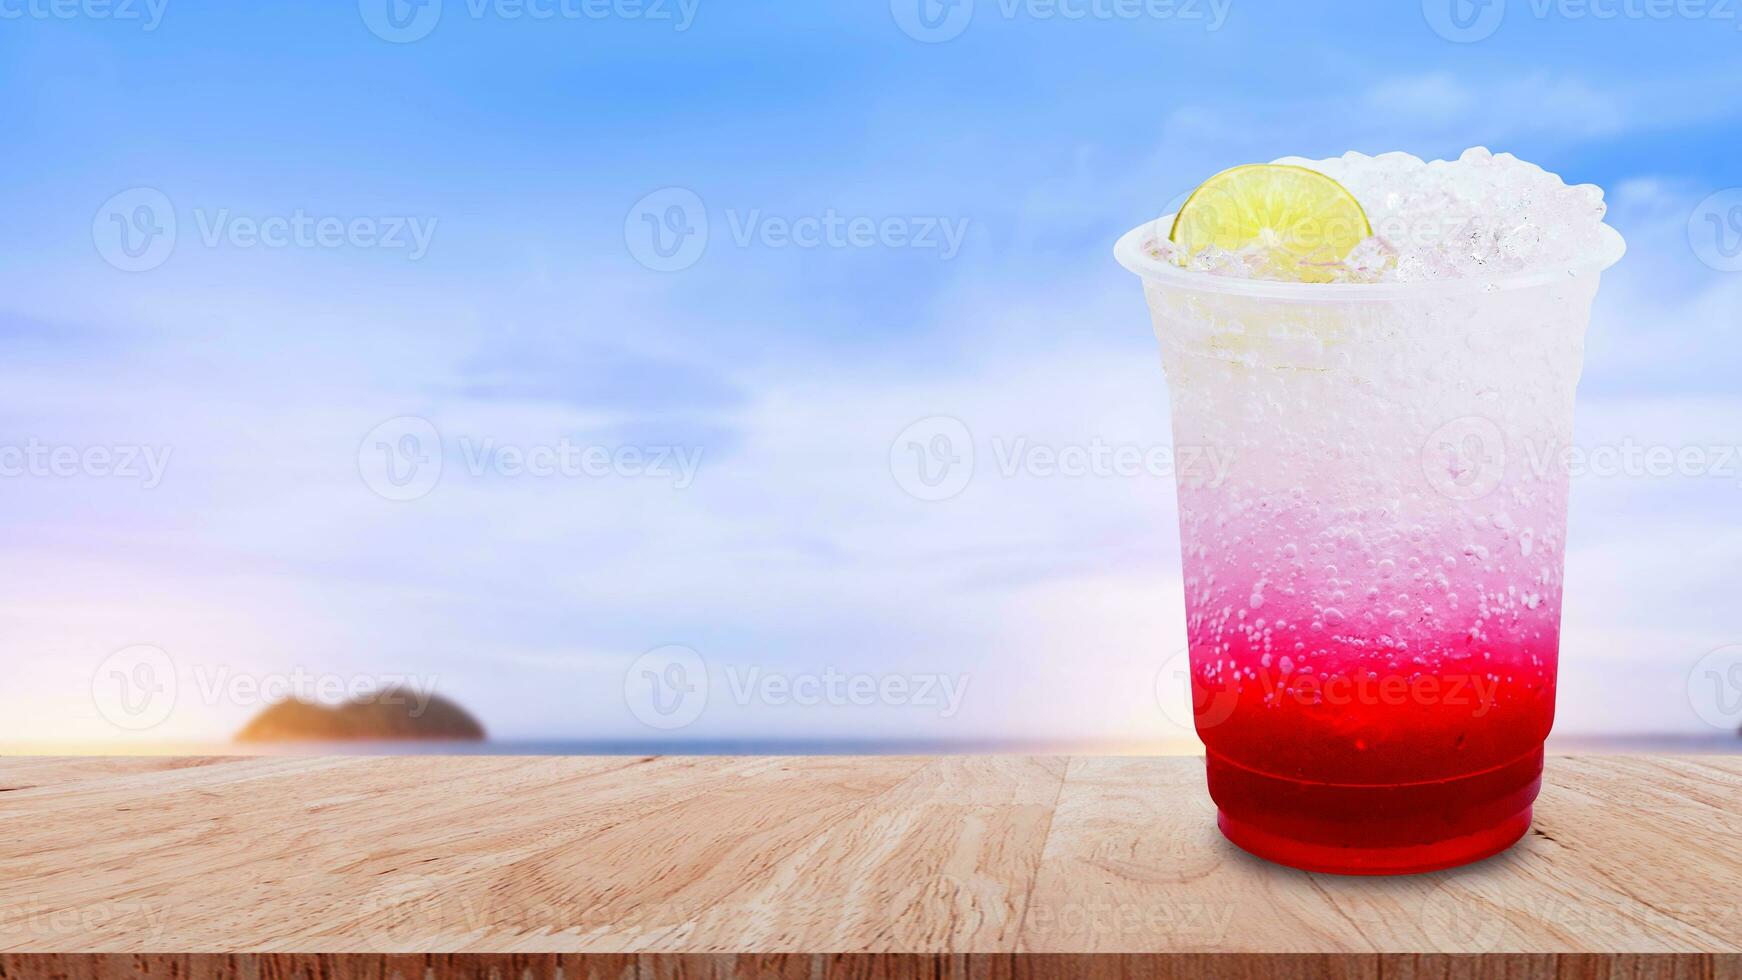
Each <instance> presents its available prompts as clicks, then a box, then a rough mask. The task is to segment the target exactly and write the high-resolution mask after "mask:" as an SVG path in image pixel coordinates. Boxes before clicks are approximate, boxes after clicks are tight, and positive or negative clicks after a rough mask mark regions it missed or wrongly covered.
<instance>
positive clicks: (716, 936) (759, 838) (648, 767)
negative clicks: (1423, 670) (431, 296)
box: [0, 756, 1742, 980]
mask: <svg viewBox="0 0 1742 980" xmlns="http://www.w3.org/2000/svg"><path fill="white" fill-rule="evenodd" d="M1213 815H1214V811H1213V808H1212V806H1211V804H1210V801H1209V799H1208V797H1207V796H1206V794H1205V792H1204V788H1203V764H1202V761H1201V760H1198V759H1191V758H1129V757H1075V758H1061V757H1027V756H943V757H932V758H887V757H818V758H767V757H711V758H679V757H654V758H637V757H608V758H573V757H568V758H564V757H539V758H521V757H487V756H486V757H478V756H474V757H460V758H455V757H427V756H426V757H398V758H370V757H336V758H197V759H149V758H134V759H28V758H11V759H0V883H3V884H4V893H3V897H0V951H4V952H5V953H6V954H7V955H6V956H4V957H0V977H16V976H34V975H46V974H51V973H52V974H56V975H86V974H90V973H91V972H93V970H94V969H95V967H94V966H93V964H95V965H96V966H103V965H105V964H106V965H108V966H110V967H114V966H115V965H116V964H120V965H121V966H122V967H124V968H130V967H129V965H136V966H141V968H150V969H152V970H153V972H154V973H155V974H156V975H157V976H187V975H190V972H191V974H192V975H198V974H202V973H204V974H210V975H214V976H221V975H236V976H247V975H249V972H250V971H251V970H252V971H254V975H263V974H262V973H261V971H262V970H268V971H269V972H270V971H276V970H280V969H281V968H283V969H296V966H295V965H296V964H297V963H307V964H319V966H318V969H321V970H323V971H325V972H324V973H322V974H321V975H323V976H324V975H350V974H356V975H364V974H367V975H371V976H387V975H390V974H391V973H394V972H399V971H400V969H401V967H404V968H405V970H406V972H405V975H406V976H407V977H408V978H409V980H418V977H419V976H420V975H421V974H422V971H423V968H424V966H425V965H431V964H439V965H442V966H444V967H456V968H458V969H460V971H461V972H462V973H465V972H466V971H467V970H469V969H471V968H472V967H470V966H467V965H466V964H468V963H472V966H476V963H475V962H473V961H465V960H455V959H451V958H449V957H447V956H445V955H436V954H452V953H464V952H484V953H493V954H519V955H518V956H517V957H516V958H512V959H503V960H491V961H486V962H490V963H496V964H497V966H498V967H501V968H504V969H511V970H513V971H515V972H513V973H500V971H499V975H501V976H502V977H503V980H522V978H523V977H525V976H532V977H536V978H538V980H544V978H546V977H553V976H556V975H557V974H556V973H555V972H554V971H556V970H558V969H560V970H561V971H562V974H561V975H562V976H563V977H565V978H566V980H572V978H578V977H586V976H595V975H596V976H609V977H613V978H617V977H622V976H645V977H652V976H672V977H678V976H729V975H737V976H762V975H778V976H795V977H797V976H804V977H813V976H834V975H841V976H848V975H851V976H873V975H904V974H902V972H901V971H903V970H906V969H907V968H908V967H912V969H914V970H917V971H919V972H921V973H923V974H924V975H928V976H1059V977H1067V976H1068V977H1079V976H1102V975H1104V976H1172V975H1181V976H1188V975H1189V976H1206V975H1216V974H1218V973H1226V972H1228V971H1230V970H1232V971H1234V972H1235V973H1241V972H1242V971H1246V970H1248V969H1251V968H1253V966H1254V963H1255V960H1254V958H1253V957H1252V956H1237V957H1224V958H1218V959H1213V960H1206V959H1202V958H1194V957H1191V956H1189V955H1187V954H1199V953H1239V954H1265V953H1286V954H1303V953H1304V954H1327V955H1321V956H1305V957H1303V956H1300V955H1290V956H1287V957H1282V958H1278V959H1274V960H1262V961H1258V965H1259V966H1261V967H1262V968H1263V970H1265V971H1267V972H1275V971H1282V972H1284V973H1286V974H1287V975H1326V976H1330V975H1336V976H1346V975H1356V976H1378V975H1379V974H1380V973H1398V972H1411V971H1421V970H1427V971H1429V972H1435V973H1439V974H1444V973H1445V972H1446V971H1447V970H1448V969H1450V970H1452V972H1454V973H1455V972H1458V971H1463V970H1466V969H1477V970H1480V971H1487V970H1489V969H1490V968H1495V969H1500V968H1502V967H1494V966H1493V964H1494V963H1496V962H1501V963H1503V964H1504V966H1503V969H1504V970H1505V971H1507V972H1509V973H1510V974H1513V975H1552V974H1553V973H1555V971H1559V972H1560V974H1561V975H1595V974H1593V973H1591V971H1597V972H1598V973H1601V972H1603V971H1612V970H1614V969H1615V968H1617V967H1618V966H1619V967H1620V968H1622V969H1627V970H1632V969H1635V968H1639V967H1641V966H1642V965H1643V966H1649V967H1651V968H1653V969H1665V970H1673V971H1676V972H1677V973H1678V975H1687V976H1698V977H1711V976H1733V977H1739V978H1742V959H1739V958H1738V957H1735V956H1723V955H1718V956H1714V955H1711V954H1726V953H1735V952H1737V951H1739V950H1742V757H1697V758H1644V757H1619V756H1618V757H1593V756H1579V757H1554V758H1551V759H1550V761H1549V767H1548V776H1547V780H1546V786H1545V787H1544V789H1543V794H1542V798H1541V800H1540V801H1539V803H1538V807H1537V818H1536V826H1535V829H1534V830H1533V831H1532V832H1531V833H1530V835H1529V836H1527V837H1526V838H1525V840H1524V841H1522V842H1520V844H1519V845H1518V846H1516V847H1514V848H1513V849H1512V850H1511V851H1509V852H1507V853H1506V854H1504V855H1501V856H1499V857H1496V858H1493V859H1490V860H1488V861H1485V862H1482V863H1481V864H1478V865H1475V866H1472V867H1468V868H1464V869H1460V870H1457V871H1451V872H1441V873H1437V874H1430V875H1417V876H1409V877H1400V878H1380V879H1375V878H1344V877H1336V876H1328V875H1314V874H1306V873H1303V872H1297V871H1292V870H1289V869H1286V868H1281V867H1276V866H1273V865H1270V864H1266V863H1264V862H1261V861H1258V860H1256V859H1254V858H1251V857H1248V856H1247V855H1245V854H1244V853H1242V852H1240V851H1238V850H1236V849H1235V848H1233V847H1232V846H1230V845H1228V844H1227V843H1226V842H1224V841H1223V840H1222V839H1221V837H1220V836H1219V835H1218V834H1217V832H1216V830H1215V826H1214V820H1213ZM72 951H79V952H86V951H107V952H114V953H127V954H135V953H159V954H187V953H213V954H220V953H237V952H246V953H278V954H324V953H369V952H389V951H390V952H404V953H416V954H432V955H429V956H426V957H424V958H418V959H412V960H403V959H386V960H384V959H382V958H381V957H379V956H376V957H362V958H356V957H352V958H344V959H330V958H328V959H308V960H298V959H297V958H296V957H291V958H289V959H283V958H274V957H266V958H263V959H255V958H250V957H214V958H205V959H201V958H198V957H196V958H194V959H192V960H186V961H183V960H182V959H181V958H180V957H177V956H167V957H156V958H146V959H143V960H135V959H131V958H123V959H121V960H107V961H105V960H75V959H67V958H57V957H49V958H37V957H29V956H23V957H20V956H17V955H13V954H19V953H31V952H72ZM1438 952H1505V953H1520V954H1572V953H1583V954H1617V953H1684V954H1701V955H1692V956H1684V957H1680V958H1671V959H1662V960H1658V959H1650V960H1641V959H1629V958H1613V957H1604V956H1596V957H1591V956H1586V957H1576V956H1571V957H1569V956H1561V957H1557V956H1554V955H1542V956H1535V957H1531V956H1525V957H1507V958H1504V959H1503V960H1501V961H1494V960H1481V961H1467V960H1452V959H1445V958H1440V959H1432V958H1430V959H1425V960H1424V959H1421V958H1418V957H1413V956H1409V955H1407V954H1419V953H1438ZM559 953H562V954H598V955H589V956H579V957H577V956H568V957H561V958H558V957H553V956H546V955H533V954H559ZM892 953H901V954H914V955H912V956H909V957H905V958H902V957H897V958H894V959H889V958H887V957H886V958H883V959H878V958H876V957H871V958H866V957H862V956H857V955H845V956H829V955H820V954H892ZM1013 953H1028V954H1047V953H1056V954H1115V953H1144V954H1154V953H1161V954H1169V956H1164V957H1138V958H1117V957H1109V958H1101V957H1083V956H1077V955H1073V956H1066V957H1045V956H1032V957H1018V956H1010V955H1009V954H1013ZM700 954H731V955H724V956H722V955H700ZM1378 954H1399V955H1396V956H1382V955H1378ZM1472 963H1474V965H1471V964H1472ZM153 964H156V966H155V967H154V966H153ZM384 964H385V966H386V967H387V968H388V969H386V972H383V971H384ZM1483 964H1486V965H1483ZM522 970H525V971H526V972H524V973H522V972H520V971H522ZM734 970H735V971H737V972H736V973H733V972H731V971H734ZM890 970H895V971H896V972H895V973H888V971H890ZM1206 970H1207V971H1210V972H1205V971H1206ZM879 971H884V972H881V973H880V972H879ZM466 975H480V976H483V975H486V974H485V973H484V972H476V971H475V972H474V973H467V974H466Z"/></svg>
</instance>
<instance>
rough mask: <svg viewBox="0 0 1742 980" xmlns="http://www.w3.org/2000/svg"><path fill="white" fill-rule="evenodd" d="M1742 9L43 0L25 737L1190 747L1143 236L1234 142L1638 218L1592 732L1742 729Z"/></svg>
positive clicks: (1608, 498)
mask: <svg viewBox="0 0 1742 980" xmlns="http://www.w3.org/2000/svg"><path fill="white" fill-rule="evenodd" d="M1739 17H1742V15H1738V14H1737V13H1736V12H1735V10H1734V9H1733V7H1731V6H1730V5H1724V4H1716V3H1711V4H1705V3H1700V4H1696V3H1692V2H1679V0H1678V2H1674V3H1663V4H1658V3H1649V4H1648V3H1644V2H1642V0H1631V2H1623V0H1593V2H1590V3H1585V2H1580V3H1571V2H1570V0H1509V2H1508V0H1487V2H1486V3H1470V2H1468V0H1445V2H1440V0H1423V2H1421V3H1417V2H1414V0H1410V2H1405V3H1393V4H1361V5H1335V6H1323V5H1316V4H1285V3H1270V2H1266V3H1259V2H1255V0H953V2H943V0H892V2H891V0H866V2H858V3H846V4H792V3H778V2H753V0H735V2H731V3H716V2H714V0H362V2H360V3H333V4H289V3H255V4H233V3H221V2H218V0H0V79H3V80H4V86H5V92H6V93H7V98H5V99H4V100H0V132H4V133H5V137H4V139H3V140H0V164H3V165H4V172H5V173H6V175H7V179H5V180H4V181H0V209H3V213H4V214H5V219H6V220H5V232H6V233H5V234H4V235H3V236H0V535H3V536H4V540H5V542H6V546H5V548H4V549H0V663H3V665H4V674H3V675H0V746H3V747H4V748H5V750H6V751H85V750H92V751H168V750H172V749H176V748H178V747H185V746H190V745H200V746H206V745H214V744H223V743H227V742H229V740H231V739H232V738H233V737H235V736H236V735H237V733H238V732H242V731H243V730H244V728H245V727H246V726H250V725H251V724H253V725H261V724H265V729H261V730H258V731H257V734H261V735H262V737H263V738H265V739H266V740H267V741H268V742H270V741H271V729H272V725H273V724H284V725H290V726H292V727H294V725H295V724H297V719H295V718H289V719H286V718H282V717H280V718H277V719H272V718H267V719H264V720H263V719H262V712H263V711H267V709H269V708H270V707H271V706H272V705H274V704H276V703H278V702H281V701H285V700H286V699H300V700H302V701H306V702H311V703H316V704H323V703H324V704H328V705H331V704H336V703H339V702H343V701H345V700H347V699H360V700H362V701H365V702H367V701H369V700H370V699H371V698H372V697H378V696H379V695H380V694H381V693H382V692H394V693H396V694H399V695H405V696H408V697H410V698H411V699H412V700H413V701H415V702H417V703H418V704H420V705H428V704H430V703H432V702H431V698H437V697H439V698H440V699H442V701H441V704H442V705H443V706H444V708H443V710H444V711H447V709H450V708H451V709H452V711H451V712H450V713H448V714H444V715H443V717H444V718H447V719H449V720H450V721H451V722H452V726H453V727H452V729H451V730H449V731H447V732H446V733H445V734H448V735H451V736H454V737H465V736H466V735H467V734H468V733H470V734H475V732H471V730H470V729H468V727H467V725H468V722H470V721H475V722H476V723H477V725H478V726H479V727H481V729H483V730H484V731H487V732H488V735H489V739H490V741H489V743H488V744H489V745H490V746H497V747H505V749H504V750H509V749H517V750H529V751H607V750H611V749H613V748H616V749H622V750H626V751H627V750H646V749H648V748H653V749H658V748H671V749H674V750H684V749H689V750H699V751H710V750H788V749H790V750H795V751H798V750H803V751H830V750H840V751H898V750H903V749H920V748H925V749H930V748H938V747H944V748H949V747H955V748H963V749H968V748H973V749H986V748H1058V749H1078V750H1082V749H1094V750H1100V751H1109V752H1163V751H1190V750H1191V749H1192V747H1193V745H1194V744H1195V743H1194V742H1193V740H1192V738H1191V735H1190V732H1189V728H1188V727H1186V725H1185V722H1187V721H1189V717H1188V715H1187V712H1186V709H1185V707H1184V704H1183V698H1182V695H1181V688H1182V687H1183V672H1182V671H1181V670H1180V669H1179V666H1180V663H1181V662H1180V660H1179V659H1178V658H1179V656H1180V654H1181V651H1182V650H1183V646H1184V623H1183V612H1182V597H1181V583H1180V577H1179V555H1178V535H1177V530H1176V524H1175V520H1176V514H1175V505H1174V493H1173V484H1172V475H1171V471H1170V469H1169V468H1168V466H1169V460H1170V455H1169V453H1170V446H1169V443H1170V441H1171V439H1170V434H1169V428H1168V418H1167V406H1166V392H1165V388H1164V387H1163V380H1162V375H1161V371H1160V367H1159V363H1158V357H1157V353H1156V347H1155V340H1154V338H1153V336H1152V335H1151V333H1150V327H1149V324H1148V319H1147V315H1146V313H1145V310H1144V307H1143V302H1142V297H1141V292H1140V290H1139V288H1138V286H1137V283H1136V282H1135V281H1134V280H1133V279H1132V277H1131V276H1130V275H1129V274H1128V273H1126V272H1124V271H1123V270H1121V269H1120V268H1118V267H1117V266H1116V265H1115V264H1114V263H1113V261H1112V259H1111V255H1110V250H1111V245H1112V242H1113V240H1114V239H1115V238H1116V237H1117V236H1118V235H1119V234H1120V233H1122V232H1123V231H1125V230H1126V229H1127V228H1130V227H1132V226H1133V225H1136V224H1137V223H1139V222H1141V221H1144V220H1147V219H1149V218H1152V217H1154V216H1156V215H1157V214H1159V213H1161V212H1162V210H1163V209H1164V208H1165V207H1166V205H1168V204H1169V203H1170V202H1177V200H1178V198H1179V197H1180V195H1181V194H1183V193H1184V192H1186V191H1189V190H1190V189H1191V188H1192V187H1194V186H1195V185H1196V184H1197V183H1198V182H1199V181H1200V180H1202V179H1203V178H1204V177H1205V176H1207V175H1209V174H1211V173H1213V172H1215V171H1217V170H1220V169H1222V168H1224V167H1227V166H1231V165H1234V164H1238V163H1246V162H1254V161H1265V160H1270V159H1273V158H1275V157H1278V156H1283V155H1289V154H1300V155H1305V156H1309V157H1323V156H1330V155H1335V154H1339V153H1342V152H1344V151H1346V150H1359V151H1363V152H1368V153H1377V152H1383V151H1387V150H1404V151H1408V152H1410V153H1414V154H1417V155H1420V156H1423V157H1428V158H1432V157H1449V156H1455V155H1456V154H1458V153H1459V152H1460V151H1462V150H1463V149H1464V148H1466V147H1468V146H1475V145H1484V146H1488V147H1490V148H1492V149H1493V150H1495V151H1496V152H1498V151H1502V150H1504V151H1510V152H1513V153H1515V154H1517V155H1518V156H1520V157H1523V158H1525V159H1527V160H1531V161H1535V162H1537V163H1540V164H1542V165H1543V166H1544V167H1546V168H1547V169H1549V170H1552V171H1555V172H1557V173H1560V174H1561V175H1563V176H1564V177H1565V178H1566V179H1567V181H1568V182H1569V183H1577V182H1591V183H1596V184H1598V185H1600V186H1601V187H1603V188H1604V189H1605V191H1606V192H1607V194H1608V200H1609V204H1610V217H1609V221H1610V223H1612V224H1613V225H1614V226H1615V227H1616V228H1618V229H1619V230H1620V231H1621V232H1622V234H1623V235H1625V236H1626V238H1627V240H1628V242H1629V245H1630V251H1629V254H1628V256H1627V258H1626V259H1625V260H1624V262H1623V263H1622V264H1621V265H1620V266H1618V267H1616V268H1615V269H1613V270H1611V271H1610V272H1609V273H1608V274H1607V275H1606V277H1605V279H1604V282H1603V286H1602V292H1601V295H1600V296H1599V299H1598V303H1597V312H1596V317H1595V321H1594V323H1593V325H1592V329H1591V334H1590V337H1589V344H1588V360H1587V366H1586V371H1585V376H1584V381H1583V385H1582V387H1581V391H1580V408H1579V422H1578V437H1577V442H1578V444H1579V447H1580V448H1581V450H1583V451H1586V452H1588V453H1589V457H1588V458H1589V460H1590V462H1591V465H1590V466H1588V467H1587V468H1586V470H1587V471H1586V472H1583V473H1580V474H1579V475H1577V476H1576V478H1575V481H1574V486H1573V499H1572V515H1571V524H1572V527H1571V530H1570V540H1571V542H1572V545H1571V548H1570V551H1569V554H1568V558H1567V562H1568V569H1567V585H1566V606H1565V617H1564V636H1563V644H1562V664H1561V689H1560V696H1559V704H1560V709H1559V721H1558V725H1557V736H1558V737H1560V738H1561V739H1562V740H1563V744H1567V745H1571V744H1574V743H1575V742H1577V741H1579V740H1581V739H1582V740H1585V741H1586V742H1588V743H1590V742H1600V743H1604V744H1611V745H1620V746H1628V745H1641V746H1647V745H1648V746H1663V745H1683V746H1689V747H1732V746H1734V745H1736V744H1738V743H1736V741H1735V736H1734V731H1735V724H1736V722H1737V721H1738V720H1742V647H1739V646H1737V644H1742V605H1738V603H1737V601H1736V590H1737V577H1738V573H1739V572H1742V508H1739V506H1738V505H1739V504H1742V449H1738V448H1737V447H1738V446H1742V426H1739V424H1738V421H1739V420H1742V390H1739V389H1738V385H1737V380H1736V379H1737V377H1738V368H1739V367H1742V332H1739V330H1738V328H1739V327H1742V127H1739V123H1742V58H1738V57H1737V51H1738V46H1739V45H1742V30H1739V29H1742V19H1739ZM1664 451H1671V452H1673V453H1674V454H1675V457H1674V458H1675V459H1676V462H1675V463H1674V464H1673V465H1669V466H1661V465H1653V464H1652V463H1650V462H1649V461H1650V460H1654V459H1661V458H1662V452H1664ZM1684 451H1686V452H1684ZM1133 452H1137V453H1140V454H1141V458H1142V459H1144V460H1145V462H1144V463H1143V464H1142V465H1141V466H1139V467H1137V468H1136V469H1135V470H1133V469H1132V468H1131V467H1129V466H1120V465H1117V464H1115V463H1109V462H1108V461H1109V460H1112V459H1115V458H1126V459H1129V458H1132V457H1131V453H1133ZM1605 454H1609V455H1605ZM1097 460H1099V462H1097ZM1600 460H1611V461H1612V462H1611V464H1609V465H1604V464H1603V463H1601V462H1600ZM1629 460H1631V461H1632V462H1629ZM339 717H340V716H339V714H337V713H330V712H329V713H327V714H325V715H320V716H319V719H325V720H324V721H323V720H319V719H317V720H316V721H315V722H313V724H315V725H316V726H317V727H318V726H320V725H323V724H324V725H327V726H329V729H330V733H334V734H343V732H344V731H346V729H345V725H346V724H348V722H342V721H338V720H335V719H338V718H339ZM362 723H363V722H359V724H362Z"/></svg>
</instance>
